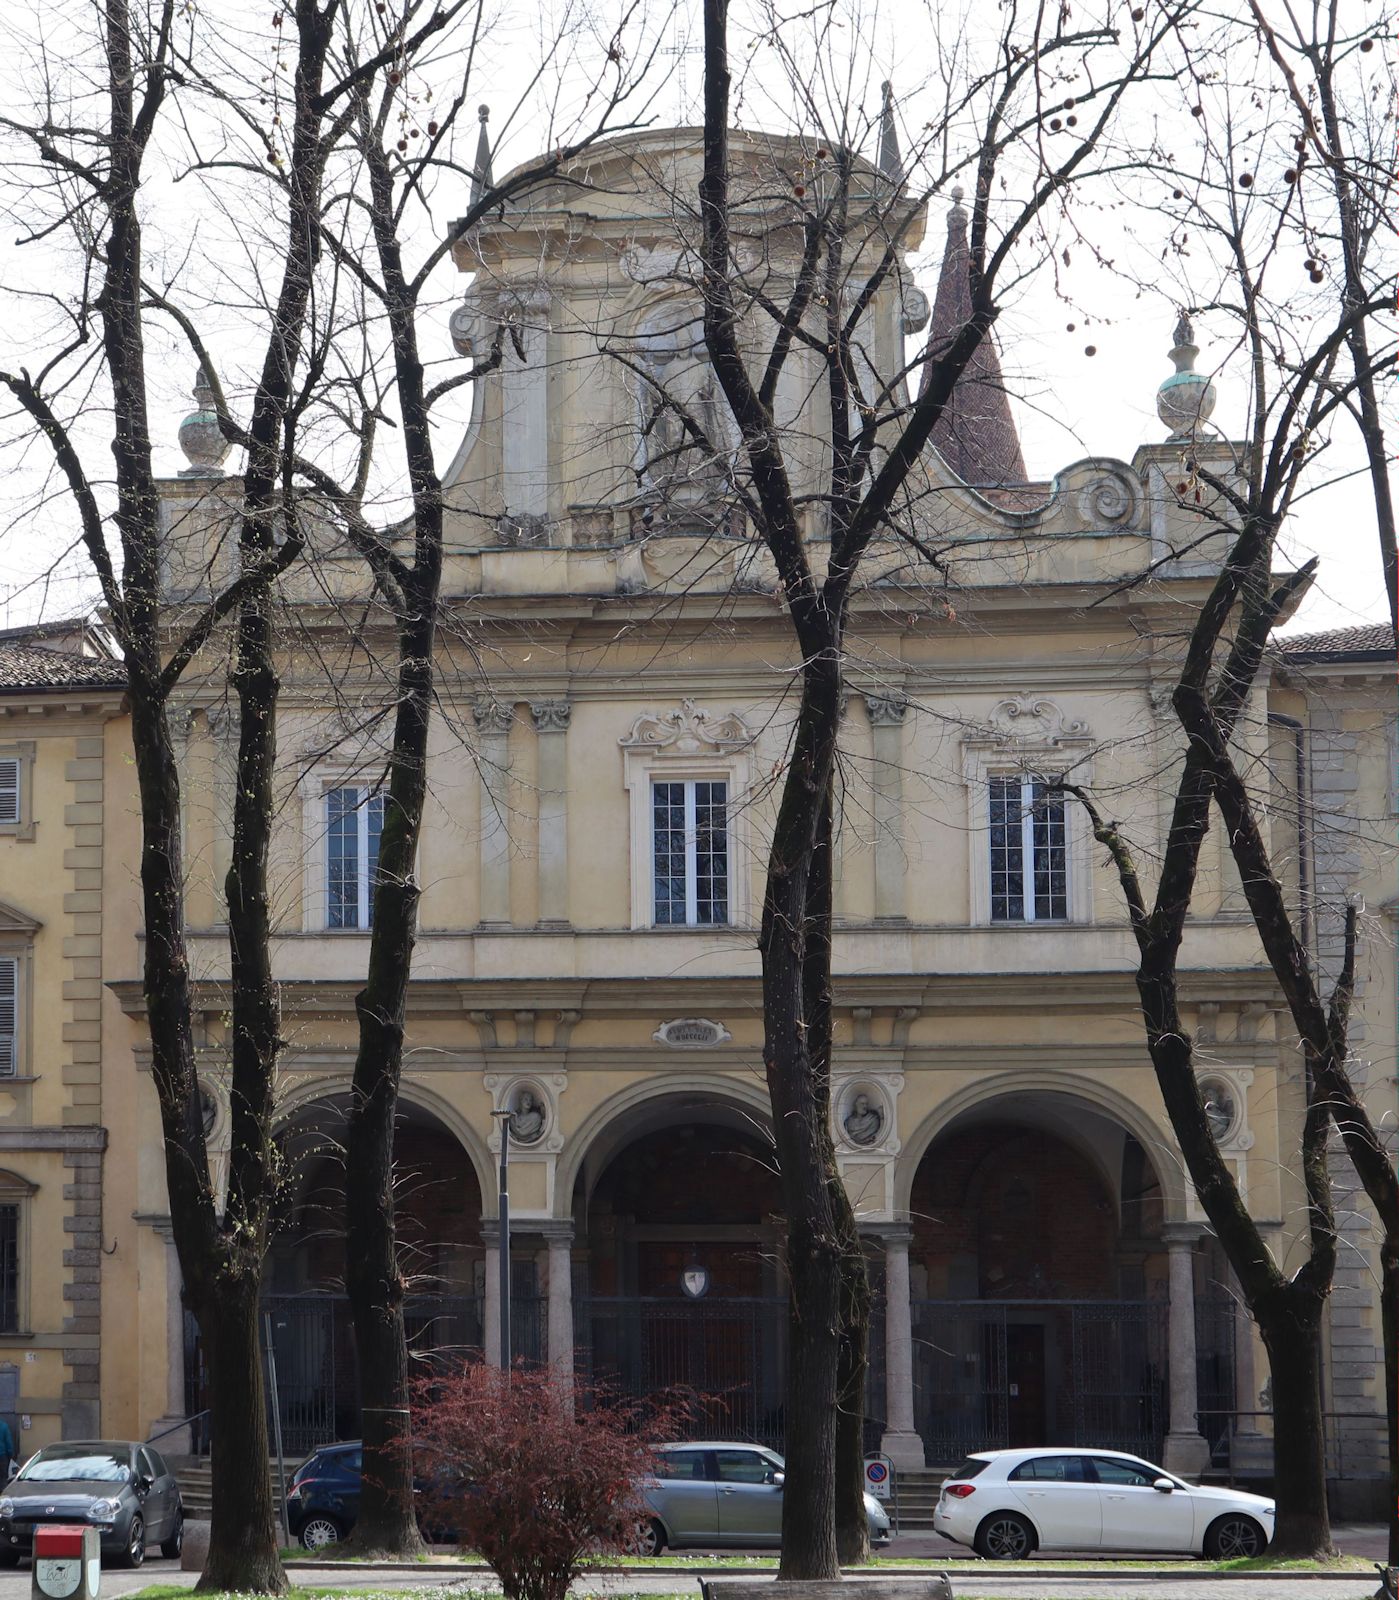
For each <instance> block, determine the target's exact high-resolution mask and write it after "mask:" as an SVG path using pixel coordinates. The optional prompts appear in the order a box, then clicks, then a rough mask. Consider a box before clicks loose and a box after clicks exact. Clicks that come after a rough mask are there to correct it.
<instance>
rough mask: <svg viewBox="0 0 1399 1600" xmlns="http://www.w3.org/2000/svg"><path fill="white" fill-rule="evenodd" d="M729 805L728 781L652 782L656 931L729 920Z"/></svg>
mask: <svg viewBox="0 0 1399 1600" xmlns="http://www.w3.org/2000/svg"><path fill="white" fill-rule="evenodd" d="M728 807H729V786H728V784H727V783H721V782H718V781H715V780H704V779H699V780H696V779H685V780H683V781H681V780H674V781H667V782H664V783H662V782H654V783H652V785H651V862H652V884H653V893H652V908H653V920H654V922H655V924H656V926H657V927H667V926H672V925H678V926H688V927H705V926H712V925H715V924H720V923H726V922H728V920H729V811H728Z"/></svg>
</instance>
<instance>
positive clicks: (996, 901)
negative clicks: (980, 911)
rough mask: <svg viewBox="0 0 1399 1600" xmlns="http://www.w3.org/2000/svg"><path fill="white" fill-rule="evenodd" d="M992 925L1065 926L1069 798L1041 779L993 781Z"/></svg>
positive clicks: (991, 810)
mask: <svg viewBox="0 0 1399 1600" xmlns="http://www.w3.org/2000/svg"><path fill="white" fill-rule="evenodd" d="M990 785H991V796H990V814H991V841H990V843H991V920H992V922H1065V921H1067V920H1068V915H1069V889H1068V851H1067V848H1066V844H1065V836H1064V797H1063V795H1062V794H1054V795H1051V794H1046V793H1045V788H1046V786H1045V784H1044V782H1043V780H1042V779H1039V778H1027V777H1025V776H1023V775H1021V774H1018V773H1017V774H1015V775H1013V776H1009V777H995V778H992V779H991V780H990Z"/></svg>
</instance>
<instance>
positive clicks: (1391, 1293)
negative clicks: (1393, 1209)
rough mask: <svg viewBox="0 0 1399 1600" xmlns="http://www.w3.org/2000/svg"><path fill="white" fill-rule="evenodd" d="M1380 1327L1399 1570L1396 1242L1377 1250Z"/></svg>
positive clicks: (1393, 1553)
mask: <svg viewBox="0 0 1399 1600" xmlns="http://www.w3.org/2000/svg"><path fill="white" fill-rule="evenodd" d="M1380 1274H1381V1276H1380V1326H1381V1329H1382V1333H1383V1338H1384V1415H1385V1436H1386V1438H1387V1440H1388V1443H1389V1500H1388V1502H1387V1505H1388V1510H1389V1517H1388V1522H1389V1564H1390V1566H1391V1567H1399V1239H1396V1238H1395V1237H1394V1236H1393V1235H1392V1234H1387V1235H1386V1236H1385V1240H1384V1243H1383V1244H1382V1245H1381V1247H1380Z"/></svg>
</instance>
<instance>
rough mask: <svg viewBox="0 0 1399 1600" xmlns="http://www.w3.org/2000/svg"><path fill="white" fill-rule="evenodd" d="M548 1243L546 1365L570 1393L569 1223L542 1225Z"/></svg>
mask: <svg viewBox="0 0 1399 1600" xmlns="http://www.w3.org/2000/svg"><path fill="white" fill-rule="evenodd" d="M543 1231H544V1236H545V1239H546V1240H547V1242H548V1245H549V1291H548V1292H549V1365H550V1366H551V1367H552V1368H553V1370H554V1376H555V1377H556V1378H557V1380H558V1382H559V1384H560V1386H561V1387H562V1388H564V1389H566V1390H567V1391H568V1393H569V1394H570V1395H571V1394H572V1392H573V1224H572V1223H569V1222H564V1223H560V1224H556V1225H555V1226H553V1227H550V1228H546V1229H545V1230H543Z"/></svg>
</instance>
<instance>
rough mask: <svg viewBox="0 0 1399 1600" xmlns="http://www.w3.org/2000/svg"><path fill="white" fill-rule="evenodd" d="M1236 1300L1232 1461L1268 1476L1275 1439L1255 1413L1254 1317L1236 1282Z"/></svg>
mask: <svg viewBox="0 0 1399 1600" xmlns="http://www.w3.org/2000/svg"><path fill="white" fill-rule="evenodd" d="M1235 1293H1236V1295H1237V1299H1236V1301H1235V1304H1234V1407H1235V1411H1236V1412H1237V1415H1236V1416H1235V1418H1234V1437H1233V1441H1232V1443H1233V1456H1232V1461H1231V1465H1232V1466H1233V1469H1234V1471H1235V1472H1237V1473H1241V1474H1244V1475H1246V1476H1250V1477H1254V1476H1256V1477H1267V1476H1268V1474H1269V1473H1271V1472H1272V1470H1273V1441H1272V1440H1271V1439H1270V1438H1269V1437H1268V1435H1267V1434H1265V1433H1264V1432H1263V1431H1262V1429H1261V1428H1260V1427H1259V1426H1258V1418H1257V1417H1256V1416H1254V1415H1253V1413H1254V1412H1256V1411H1257V1410H1258V1409H1259V1403H1258V1389H1259V1384H1258V1378H1257V1368H1256V1366H1255V1364H1254V1344H1253V1339H1254V1331H1253V1318H1252V1316H1251V1315H1250V1314H1249V1309H1248V1306H1247V1304H1246V1303H1245V1301H1244V1297H1243V1295H1242V1293H1240V1292H1239V1291H1238V1287H1237V1285H1235Z"/></svg>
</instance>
